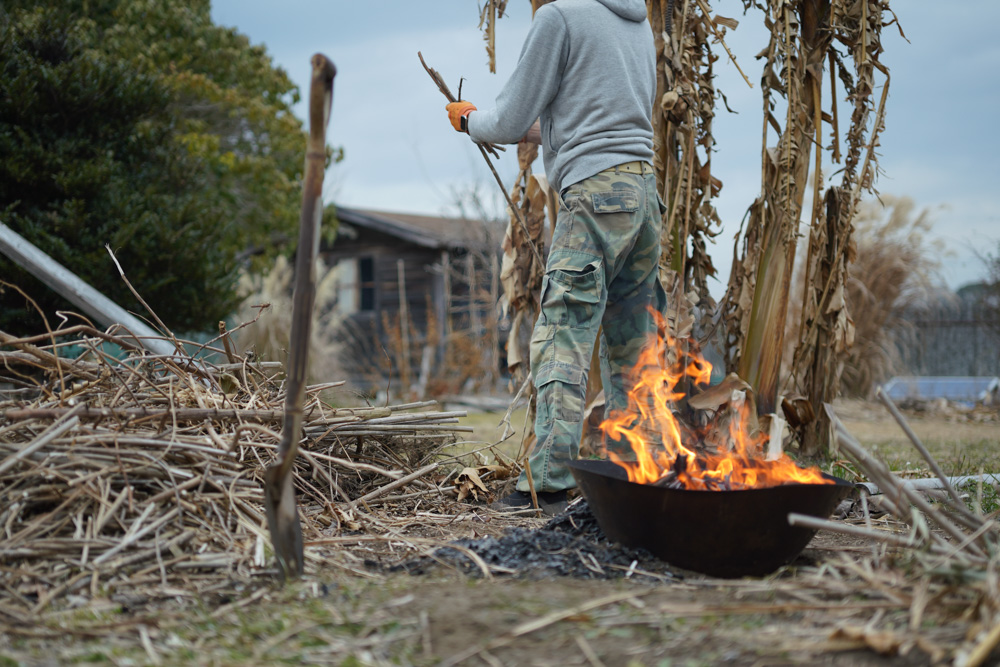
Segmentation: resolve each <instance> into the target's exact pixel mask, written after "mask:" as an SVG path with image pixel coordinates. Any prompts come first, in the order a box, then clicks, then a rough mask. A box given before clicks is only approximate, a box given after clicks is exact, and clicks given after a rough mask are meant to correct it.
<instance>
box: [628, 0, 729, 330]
mask: <svg viewBox="0 0 1000 667" xmlns="http://www.w3.org/2000/svg"><path fill="white" fill-rule="evenodd" d="M646 8H647V11H648V12H649V20H650V24H651V25H652V28H653V35H654V39H655V45H656V79H657V85H656V89H657V99H658V100H659V104H658V105H656V106H655V107H654V109H653V142H654V145H653V150H654V159H653V162H654V167H655V168H656V179H657V183H658V184H659V187H660V196H661V198H662V199H663V201H664V202H665V204H666V206H667V212H666V213H665V214H664V216H663V231H662V236H661V244H662V251H661V256H660V278H661V281H662V282H663V284H664V287H665V288H666V289H667V292H668V294H670V295H671V299H670V300H669V304H670V309H671V312H670V313H669V314H668V320H670V321H686V320H688V319H689V317H688V313H689V312H690V309H691V306H692V305H700V306H702V307H703V312H704V313H705V316H706V317H711V313H712V312H713V311H714V308H715V304H714V301H713V300H712V298H711V296H710V295H709V291H708V278H709V276H714V275H715V273H716V270H715V266H714V265H713V264H712V260H711V257H709V255H708V248H707V246H708V242H709V241H710V240H711V239H712V238H714V237H715V236H716V235H718V234H719V232H720V231H721V230H720V226H721V221H720V219H719V215H718V213H717V212H716V210H715V206H714V205H713V203H712V199H713V198H714V197H716V196H717V195H718V194H719V191H720V189H721V188H722V182H721V181H720V180H719V179H717V178H715V177H714V176H713V175H712V161H711V152H710V150H711V148H712V146H713V144H714V142H715V140H714V138H713V136H712V121H713V119H714V118H715V96H716V90H715V86H714V84H713V82H712V79H713V76H714V75H713V72H712V63H713V62H714V61H715V59H716V57H717V56H715V55H714V54H713V51H712V47H711V45H710V43H709V38H710V37H711V36H713V35H715V36H717V37H719V38H721V37H722V35H723V33H724V31H725V27H726V26H728V27H730V28H734V27H735V26H736V22H735V21H733V20H732V19H727V18H724V17H714V18H713V17H711V16H710V8H709V6H708V4H707V3H705V2H701V1H699V0H648V1H647V3H646ZM673 333H674V335H675V336H678V335H680V333H679V332H678V331H674V332H673Z"/></svg>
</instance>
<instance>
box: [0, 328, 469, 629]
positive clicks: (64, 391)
mask: <svg viewBox="0 0 1000 667" xmlns="http://www.w3.org/2000/svg"><path fill="white" fill-rule="evenodd" d="M174 342H177V343H178V348H179V349H183V347H184V345H185V343H183V342H178V341H174ZM186 345H189V346H190V345H193V344H190V343H187V344H186ZM227 347H228V346H227ZM197 353H198V354H199V355H200V356H205V355H206V353H207V354H215V353H218V354H219V355H220V356H221V355H222V354H224V353H225V351H224V350H222V349H219V350H215V349H213V348H211V347H208V346H201V347H200V348H197ZM228 354H229V355H230V358H231V359H232V360H233V361H232V362H229V363H222V364H213V363H210V362H209V361H205V360H204V359H202V358H198V357H195V356H192V355H188V354H184V353H180V352H179V353H178V354H176V355H171V356H158V355H149V354H146V353H143V352H142V351H141V348H138V347H137V346H136V345H135V342H134V339H132V338H131V336H129V335H119V334H117V333H116V332H113V331H112V332H110V333H109V332H101V331H97V330H94V329H91V328H89V327H74V328H73V329H64V330H57V331H55V332H52V333H51V334H46V335H44V336H38V337H33V338H20V339H18V338H14V337H13V336H10V335H7V334H3V333H2V332H0V383H3V384H0V530H2V532H3V538H2V546H0V590H3V591H4V593H5V594H6V595H5V597H7V598H8V599H9V600H12V601H14V602H16V603H19V606H22V607H26V608H28V609H31V610H35V611H39V610H41V609H43V608H44V607H46V606H47V605H48V604H49V603H50V602H51V601H52V600H53V599H55V598H56V597H58V596H60V595H63V594H66V593H77V594H96V593H97V591H98V590H103V591H105V592H106V593H107V592H108V591H111V592H113V591H114V590H116V589H122V588H123V587H125V588H130V587H135V586H141V585H149V584H162V585H163V586H171V587H174V588H176V587H182V588H184V589H186V590H191V586H190V585H189V584H193V585H194V586H195V587H196V588H197V589H198V590H203V589H204V587H205V581H206V580H208V579H211V578H213V577H215V578H218V577H219V576H223V577H225V578H230V577H232V576H244V577H246V576H251V575H253V574H261V573H267V572H269V570H267V568H266V565H267V561H268V555H267V554H266V553H265V546H266V545H267V539H266V537H267V530H266V527H265V523H264V514H263V508H262V502H263V497H262V493H261V484H260V478H261V476H262V474H263V470H264V468H265V467H266V465H267V464H268V463H270V462H271V460H272V459H273V454H274V451H275V450H276V449H277V446H278V442H279V439H280V436H279V433H278V427H279V426H280V423H281V419H282V410H281V401H282V399H283V397H284V385H283V381H282V380H283V375H281V371H280V368H281V364H279V363H273V362H270V363H254V362H252V361H250V360H249V359H245V358H240V357H238V356H237V355H235V354H233V353H232V350H231V349H229V352H228ZM339 384H343V383H329V384H325V385H316V386H311V387H308V388H307V391H306V404H305V410H304V414H305V417H304V429H305V433H306V439H305V442H304V443H303V448H302V450H300V453H301V456H300V457H299V459H298V460H297V463H296V468H295V483H296V486H297V487H298V493H299V498H300V499H301V500H300V502H301V503H302V505H303V510H304V511H303V513H304V515H305V516H304V522H305V526H304V529H305V532H306V534H307V536H310V535H311V536H313V537H315V536H317V535H318V534H319V531H321V530H327V529H330V528H333V529H336V528H337V527H338V526H339V525H340V516H341V514H342V513H343V511H344V509H343V508H345V507H347V508H353V507H357V506H360V507H365V506H366V505H369V504H373V503H376V502H384V501H385V500H386V499H391V498H393V497H395V498H396V499H398V498H399V497H400V496H399V495H396V496H390V495H389V493H390V492H393V491H394V490H396V489H399V488H401V487H403V486H405V485H407V484H413V485H415V486H417V487H419V488H418V490H417V491H416V492H414V491H412V490H410V491H409V495H412V494H414V493H418V494H428V493H438V487H437V485H435V484H434V483H433V482H431V481H429V479H430V473H431V472H432V471H433V470H434V469H435V468H436V467H437V463H436V462H435V460H436V458H437V457H436V454H437V452H438V451H439V449H440V448H441V447H442V446H443V445H445V444H448V443H450V442H452V441H453V440H454V435H453V434H454V432H456V431H462V430H466V429H465V428H464V427H460V426H457V425H455V422H457V417H459V416H464V414H465V413H464V412H437V411H429V410H428V408H430V407H431V406H432V405H433V402H423V403H411V404H406V405H396V406H385V407H362V408H334V407H331V406H330V405H328V404H327V403H325V402H324V400H323V399H322V397H321V392H322V391H324V390H326V389H329V388H330V387H333V386H337V385H339ZM5 385H6V388H5ZM403 495H408V494H405V493H404V494H403ZM334 503H336V505H335V504H334ZM338 508H339V509H338Z"/></svg>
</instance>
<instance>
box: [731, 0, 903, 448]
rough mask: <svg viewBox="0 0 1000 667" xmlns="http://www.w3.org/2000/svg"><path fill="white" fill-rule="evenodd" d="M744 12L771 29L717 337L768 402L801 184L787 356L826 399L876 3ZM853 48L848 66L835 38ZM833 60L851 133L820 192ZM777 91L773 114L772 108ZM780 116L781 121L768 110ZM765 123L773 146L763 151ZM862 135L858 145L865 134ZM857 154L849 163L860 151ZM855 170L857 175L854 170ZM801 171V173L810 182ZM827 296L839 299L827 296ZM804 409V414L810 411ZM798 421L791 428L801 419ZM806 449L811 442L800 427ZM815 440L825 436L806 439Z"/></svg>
mask: <svg viewBox="0 0 1000 667" xmlns="http://www.w3.org/2000/svg"><path fill="white" fill-rule="evenodd" d="M744 4H745V6H746V7H747V8H748V9H749V8H751V7H756V8H759V9H761V10H763V11H764V13H765V19H764V20H765V25H767V27H768V28H769V29H770V31H771V39H770V43H769V45H768V48H767V49H766V50H765V51H764V52H762V55H763V56H765V58H766V60H765V65H764V73H763V76H762V77H761V84H762V92H763V98H764V127H763V150H762V162H763V164H762V184H761V195H760V196H759V197H758V199H757V200H756V201H755V202H754V203H753V204H752V205H751V207H750V210H749V219H748V223H747V228H746V231H745V233H744V235H743V247H742V252H740V253H738V254H737V256H736V258H735V259H734V262H733V270H732V273H731V274H730V282H729V288H728V293H727V297H726V302H725V304H724V309H723V315H724V321H725V326H726V332H727V346H726V347H727V350H726V351H727V367H728V368H729V369H730V370H736V371H737V372H738V373H739V375H740V376H741V377H744V378H746V379H747V380H748V381H749V382H750V383H751V384H752V385H753V386H754V387H755V388H756V390H757V396H758V400H759V405H760V410H761V412H772V411H773V410H774V409H775V404H776V401H777V395H778V389H779V374H780V368H781V360H782V348H783V344H784V332H785V320H786V315H787V309H788V303H789V297H790V295H789V291H790V284H791V277H792V271H793V268H794V261H795V248H796V239H797V236H798V227H799V220H800V218H801V216H802V206H803V200H804V197H805V193H806V189H807V188H808V187H809V186H810V185H812V197H813V202H814V207H813V211H812V214H811V224H810V245H809V254H808V258H807V260H806V281H805V283H806V285H807V287H806V294H805V304H804V307H803V327H802V330H801V338H800V341H799V345H798V347H797V352H796V355H795V362H794V366H795V370H794V375H795V377H796V379H797V381H798V383H799V385H800V386H801V387H802V389H803V390H804V391H805V392H806V393H807V394H808V395H809V397H808V402H809V403H810V404H811V406H818V405H820V404H821V403H822V402H823V401H825V400H826V401H828V400H831V399H832V398H833V394H834V393H835V392H836V389H837V383H838V379H837V378H838V377H839V374H838V369H837V367H836V363H837V362H836V359H837V356H838V354H839V353H840V352H841V351H842V350H843V349H844V346H845V345H847V344H849V342H850V339H851V328H852V325H851V323H850V319H849V317H848V316H847V312H846V309H845V306H844V303H843V298H842V297H843V287H844V284H845V281H846V277H847V273H846V265H847V261H848V255H849V252H850V248H851V238H850V233H851V220H852V218H853V213H854V210H855V208H856V206H857V201H858V197H859V195H860V191H861V189H862V188H870V187H871V177H872V175H873V165H874V162H873V160H872V150H871V149H872V147H873V146H874V145H875V144H876V142H877V134H878V132H879V131H880V130H881V127H882V119H883V113H884V100H885V90H887V86H886V88H885V89H884V90H883V99H882V103H880V105H879V111H878V112H877V113H876V115H875V119H874V120H873V119H872V117H871V110H872V101H871V97H872V90H873V87H874V86H873V81H872V77H873V73H874V70H875V69H878V70H879V71H881V72H883V73H885V74H886V75H887V70H885V68H884V67H882V65H881V64H879V63H878V61H877V59H878V55H879V53H880V52H881V46H880V34H879V33H880V29H881V21H882V15H883V13H884V12H888V11H889V9H888V2H887V0H863V1H862V2H856V3H850V2H846V1H842V0H833V1H832V2H831V1H830V0H806V1H803V2H799V3H787V2H783V1H782V0H767V1H766V2H758V1H757V0H745V2H744ZM837 43H840V44H843V45H844V47H845V50H846V51H847V52H848V53H851V54H853V58H854V62H855V67H854V72H853V73H852V72H850V71H848V68H846V67H845V66H844V65H843V63H842V61H841V56H840V54H839V53H838V51H837V49H836V48H835V44H837ZM827 60H829V61H830V62H831V63H834V65H835V67H836V69H837V70H838V71H837V73H838V74H839V76H840V78H841V80H842V81H843V82H844V86H845V88H846V89H847V92H848V94H849V96H850V99H852V100H853V102H854V113H853V115H852V120H851V129H850V131H849V132H848V134H847V137H846V144H847V145H846V164H845V169H844V177H843V182H842V184H841V185H840V186H839V187H837V188H832V189H831V191H830V192H828V193H827V194H826V195H825V196H824V195H823V193H822V192H821V190H820V179H821V177H822V174H821V169H820V164H821V158H822V156H821V154H820V153H819V152H818V151H817V153H816V154H815V155H813V153H812V148H813V144H814V143H815V144H817V145H819V146H823V141H822V138H823V132H822V130H823V126H822V123H823V121H824V120H826V121H827V122H829V123H830V124H831V125H832V127H833V139H832V141H831V148H832V150H833V156H834V159H839V157H840V152H841V148H840V146H839V142H840V138H839V134H838V131H837V112H836V93H835V92H834V93H833V94H832V95H829V97H830V99H831V100H832V104H831V112H830V113H825V112H824V111H823V108H822V88H823V80H824V64H825V63H826V62H827ZM779 97H780V98H783V102H784V107H785V109H786V111H785V113H784V114H780V112H777V113H776V109H779V108H781V106H782V104H781V102H782V100H779V99H778V98H779ZM780 115H783V116H784V118H780V117H779V116H780ZM770 129H773V130H774V131H775V132H777V133H778V141H777V144H776V145H774V146H768V136H769V133H770ZM866 137H867V140H866ZM866 146H867V152H866V155H865V158H864V160H863V161H860V158H861V154H862V152H863V149H865V147H866ZM859 166H860V171H859ZM810 176H811V179H810ZM838 295H839V296H838ZM819 412H820V411H819V410H809V409H808V408H803V409H801V410H799V411H797V412H796V413H795V416H794V418H793V417H792V416H790V420H791V421H792V423H793V424H794V423H797V422H802V421H803V420H805V422H811V421H812V419H813V418H814V417H813V415H814V414H818V413H819ZM810 413H811V414H810ZM802 425H804V424H800V426H802ZM806 430H811V431H812V434H811V436H810V437H811V438H812V440H810V443H809V444H808V445H807V446H806V449H807V450H809V451H815V449H816V446H817V444H818V443H819V440H816V437H817V430H816V428H815V425H813V426H811V429H805V430H803V433H805V431H806ZM818 437H819V438H820V439H822V440H823V441H824V442H825V441H826V438H827V437H828V431H827V430H826V429H823V430H822V432H821V433H819V436H818Z"/></svg>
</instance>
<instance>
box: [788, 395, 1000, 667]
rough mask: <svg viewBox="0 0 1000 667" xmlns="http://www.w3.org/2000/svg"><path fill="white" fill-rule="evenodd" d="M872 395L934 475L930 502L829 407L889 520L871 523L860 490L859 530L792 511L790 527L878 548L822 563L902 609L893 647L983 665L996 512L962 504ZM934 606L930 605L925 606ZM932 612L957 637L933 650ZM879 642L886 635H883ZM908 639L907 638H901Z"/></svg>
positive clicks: (998, 542) (998, 604)
mask: <svg viewBox="0 0 1000 667" xmlns="http://www.w3.org/2000/svg"><path fill="white" fill-rule="evenodd" d="M878 396H879V398H880V399H881V400H882V402H883V403H884V404H885V405H886V408H887V409H888V410H889V412H890V413H891V414H892V415H893V417H894V418H895V419H896V421H897V422H898V423H899V425H900V427H901V428H902V429H903V431H904V432H905V433H906V435H907V437H908V438H909V439H910V441H911V442H912V443H913V445H914V447H915V448H916V449H917V451H918V452H919V453H920V454H921V456H922V457H923V458H924V459H925V460H926V462H927V464H928V466H929V467H930V469H931V470H932V471H933V472H934V474H935V475H936V477H937V481H938V482H939V485H940V488H941V489H942V492H941V493H939V494H937V495H936V496H935V497H934V498H933V500H931V499H928V498H926V497H925V496H924V495H923V494H922V493H921V490H920V489H918V488H916V487H915V486H914V485H911V484H906V483H905V481H904V480H903V479H901V478H899V477H898V476H897V475H896V474H894V473H893V472H892V471H891V470H889V468H888V466H886V465H885V463H883V462H882V461H880V460H878V459H876V458H874V457H873V456H872V455H871V454H870V453H869V452H868V451H867V449H866V448H865V447H864V446H863V445H862V444H861V443H859V442H858V441H857V440H856V439H855V438H854V437H853V436H851V434H850V433H849V432H848V431H847V429H846V427H845V426H844V425H843V423H842V422H841V421H840V420H839V419H838V418H837V415H836V414H835V413H834V411H833V409H832V407H831V406H829V405H827V413H828V416H829V417H830V420H831V423H832V424H833V426H834V428H835V429H836V441H837V444H838V446H839V447H840V450H841V451H842V452H843V453H844V454H846V455H847V456H848V457H849V458H850V459H851V460H852V461H854V462H855V463H856V464H857V466H858V468H859V469H860V470H861V471H862V472H863V473H864V474H865V475H866V476H867V477H868V479H869V480H871V481H872V482H874V483H875V484H876V485H877V487H878V489H880V490H881V492H882V494H881V496H878V499H879V502H878V507H879V508H880V509H882V510H885V511H886V512H888V515H887V517H891V518H892V521H891V522H886V521H877V520H873V518H872V514H873V513H874V512H872V511H870V507H871V506H873V505H874V503H870V502H869V498H868V497H867V493H865V492H864V491H862V492H861V496H860V499H859V500H860V505H861V515H862V518H863V520H864V525H863V526H855V525H850V524H849V523H846V522H840V521H824V520H820V519H816V518H813V517H805V516H802V515H797V514H792V515H790V516H789V521H790V522H791V523H793V525H802V526H807V527H810V528H818V529H826V530H831V531H834V532H840V533H846V534H850V535H854V536H857V537H861V538H864V539H866V540H871V541H873V542H874V543H875V544H878V545H881V548H876V549H874V550H873V553H872V555H871V557H870V558H867V559H862V560H861V561H860V562H858V561H856V560H854V559H850V558H843V559H841V560H840V561H839V563H836V562H834V563H829V564H828V565H827V566H826V567H827V568H828V571H835V570H837V569H838V568H839V569H840V570H841V573H840V575H838V578H842V579H844V580H847V579H853V578H855V577H859V578H860V583H861V584H862V585H864V586H868V587H870V589H871V590H874V591H882V592H884V594H885V595H886V596H887V597H890V598H891V599H893V600H895V601H897V602H900V603H901V604H904V605H905V606H908V607H909V617H910V618H909V633H906V632H902V633H901V632H896V633H894V634H893V636H892V637H889V638H890V639H892V642H891V643H892V644H893V646H892V647H890V648H894V649H895V648H898V647H900V646H903V645H905V643H906V642H907V641H908V640H910V639H912V640H913V641H915V642H917V640H919V642H917V645H920V648H921V649H923V650H924V651H925V652H927V653H929V654H930V655H931V657H932V658H933V659H935V661H939V660H941V659H942V658H943V657H945V656H946V655H947V654H948V653H951V654H952V655H951V656H950V657H951V658H952V659H953V661H954V664H955V665H961V666H963V667H974V666H976V665H980V664H983V662H984V661H985V660H986V659H987V658H988V657H989V656H990V653H991V652H992V651H993V649H995V648H996V647H997V646H1000V578H998V576H997V574H998V572H1000V523H998V522H997V520H996V519H997V512H993V513H992V514H984V513H983V511H982V503H981V502H976V501H972V502H967V501H966V499H965V498H963V496H962V495H961V494H960V493H959V491H958V490H957V489H955V488H954V486H953V485H952V484H951V479H950V478H948V477H946V476H945V474H944V472H943V471H942V470H941V468H940V466H939V465H938V463H937V462H936V461H935V460H934V458H933V456H931V454H930V453H929V451H928V450H927V448H926V447H925V446H924V445H923V443H921V441H920V439H919V438H918V437H917V436H916V434H915V433H914V432H913V430H912V429H911V428H910V427H909V425H908V424H907V423H906V420H905V419H904V417H903V415H902V414H901V413H900V412H899V411H898V410H897V409H896V406H895V405H894V404H893V403H892V401H891V400H890V399H889V398H888V396H886V395H885V394H884V393H883V392H882V391H881V390H879V392H878ZM932 602H933V605H932ZM932 606H933V607H936V611H937V612H938V614H941V613H942V612H943V613H944V614H945V616H948V615H949V613H948V611H947V610H948V609H949V608H951V610H952V611H951V612H950V616H951V618H950V621H951V624H952V625H955V626H956V627H959V628H960V629H961V630H962V631H961V633H960V634H961V636H962V637H963V638H964V639H962V640H959V641H958V642H955V643H948V644H940V645H932V643H931V642H929V641H927V640H926V638H925V637H922V636H921V632H920V630H921V628H922V625H923V620H924V618H925V616H926V615H928V614H930V612H931V609H932ZM882 634H883V635H885V636H883V637H882V639H886V637H888V635H886V634H885V633H882ZM907 634H909V635H912V636H911V637H907Z"/></svg>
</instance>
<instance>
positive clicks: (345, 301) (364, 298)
mask: <svg viewBox="0 0 1000 667" xmlns="http://www.w3.org/2000/svg"><path fill="white" fill-rule="evenodd" d="M337 271H338V276H337V303H338V305H339V308H340V311H341V312H342V313H343V314H345V315H351V314H352V313H358V312H371V311H373V310H375V260H374V259H373V258H372V257H347V258H344V259H341V260H340V261H338V262H337Z"/></svg>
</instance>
